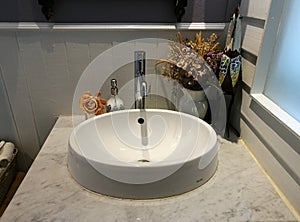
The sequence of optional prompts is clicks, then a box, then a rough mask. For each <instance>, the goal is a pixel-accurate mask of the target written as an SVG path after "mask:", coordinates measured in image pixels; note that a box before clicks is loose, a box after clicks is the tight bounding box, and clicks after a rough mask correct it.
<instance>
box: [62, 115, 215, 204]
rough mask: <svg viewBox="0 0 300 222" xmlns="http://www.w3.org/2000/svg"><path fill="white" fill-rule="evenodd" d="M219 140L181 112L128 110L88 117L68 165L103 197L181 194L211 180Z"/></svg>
mask: <svg viewBox="0 0 300 222" xmlns="http://www.w3.org/2000/svg"><path fill="white" fill-rule="evenodd" d="M218 147H219V144H218V140H217V136H216V133H215V131H214V130H213V128H212V127H211V126H210V125H208V124H207V123H206V122H204V121H203V120H201V119H199V118H197V117H194V116H191V115H188V114H184V113H180V112H175V111H169V110H159V109H147V110H135V109H132V110H123V111H118V112H113V113H107V114H103V115H100V116H96V117H93V118H91V119H88V120H86V121H84V122H82V123H80V124H79V125H78V126H76V127H75V128H74V129H73V132H72V134H71V137H70V140H69V151H68V167H69V170H70V173H71V175H72V176H73V178H74V179H75V180H76V181H77V182H78V183H79V184H81V185H82V186H84V187H85V188H87V189H89V190H92V191H95V192H97V193H101V194H105V195H109V196H114V197H121V198H132V199H151V198H160V197H168V196H173V195H178V194H181V193H184V192H187V191H190V190H192V189H195V188H197V187H199V186H200V185H202V184H203V183H205V182H206V181H207V180H209V179H210V178H211V177H212V176H213V174H214V172H215V170H216V168H217V151H218Z"/></svg>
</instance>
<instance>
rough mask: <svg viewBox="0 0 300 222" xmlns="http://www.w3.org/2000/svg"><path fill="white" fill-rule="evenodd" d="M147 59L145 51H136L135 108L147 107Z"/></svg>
mask: <svg viewBox="0 0 300 222" xmlns="http://www.w3.org/2000/svg"><path fill="white" fill-rule="evenodd" d="M145 61H146V53H145V52H144V51H135V52H134V98H135V100H134V101H135V103H134V108H136V109H145V100H146V96H147V82H146V80H145Z"/></svg>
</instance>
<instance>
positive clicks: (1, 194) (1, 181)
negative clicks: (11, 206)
mask: <svg viewBox="0 0 300 222" xmlns="http://www.w3.org/2000/svg"><path fill="white" fill-rule="evenodd" d="M17 153H18V150H17V149H16V148H15V150H14V156H13V159H12V161H10V162H9V164H8V165H7V166H6V167H2V168H1V167H0V204H1V203H2V202H3V201H4V199H5V197H6V194H7V192H8V190H9V188H10V186H11V184H12V182H13V181H14V178H15V176H16V171H17V170H16V168H17V167H16V165H17V164H16V162H17V161H16V159H17V158H16V156H17Z"/></svg>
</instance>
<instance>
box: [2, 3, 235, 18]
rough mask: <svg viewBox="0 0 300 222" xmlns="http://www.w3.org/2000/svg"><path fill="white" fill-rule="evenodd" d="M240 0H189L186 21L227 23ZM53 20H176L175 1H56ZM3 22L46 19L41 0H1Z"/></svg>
mask: <svg viewBox="0 0 300 222" xmlns="http://www.w3.org/2000/svg"><path fill="white" fill-rule="evenodd" d="M239 1H240V0H209V1H207V0H189V1H188V7H187V8H186V14H185V16H184V18H183V22H228V21H229V19H230V16H231V15H232V13H233V12H234V9H235V8H236V5H237V2H239ZM54 2H55V6H54V16H53V19H52V20H53V22H80V23H82V22H155V23H156V22H157V23H160V22H165V23H166V22H167V23H172V22H176V16H175V2H176V0H163V1H161V0H147V1H146V0H125V1H124V0H113V1H99V0H85V1H82V0H64V1H59V0H56V1H54ZM0 4H1V7H0V21H2V22H22V21H23V22H24V21H27V22H30V21H35V22H44V21H46V20H45V18H44V15H43V14H42V13H41V6H40V5H38V0H26V1H20V0H9V1H7V0H0Z"/></svg>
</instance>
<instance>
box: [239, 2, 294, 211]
mask: <svg viewBox="0 0 300 222" xmlns="http://www.w3.org/2000/svg"><path fill="white" fill-rule="evenodd" d="M270 3H271V0H267V1H260V0H242V5H241V14H242V16H243V19H242V29H243V39H242V49H243V61H242V70H243V82H244V85H246V86H247V87H244V90H243V93H242V108H241V113H242V119H241V137H242V139H243V140H244V141H245V143H246V144H247V145H248V146H249V148H250V149H251V151H252V152H253V153H254V155H255V156H256V158H257V160H258V161H259V162H260V163H261V165H262V166H263V167H264V168H265V170H266V171H267V172H268V174H269V175H270V176H271V178H272V179H273V180H274V181H275V183H276V184H277V185H278V187H279V188H280V189H281V191H282V192H283V193H284V194H285V195H286V197H287V198H288V199H289V201H290V203H291V204H292V205H293V207H294V208H295V210H296V211H298V213H299V212H300V199H299V195H298V196H297V195H296V196H295V194H296V193H300V186H299V184H297V181H296V179H295V178H296V177H297V176H298V177H299V174H300V171H299V161H300V156H299V154H298V153H297V152H296V151H295V150H294V149H293V148H292V147H291V146H290V145H289V144H288V143H287V142H286V140H285V139H284V135H280V134H278V133H277V132H276V130H275V129H273V128H272V127H270V125H269V123H268V122H266V121H265V120H263V119H261V117H260V116H261V113H258V111H257V110H253V109H252V108H251V103H252V102H253V100H252V97H251V95H250V94H249V91H248V90H247V88H251V87H252V83H253V78H254V75H255V69H256V58H257V57H259V56H260V48H261V42H262V39H263V34H264V26H263V25H264V24H265V20H266V19H267V16H268V12H269V7H270ZM292 174H293V175H292Z"/></svg>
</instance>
